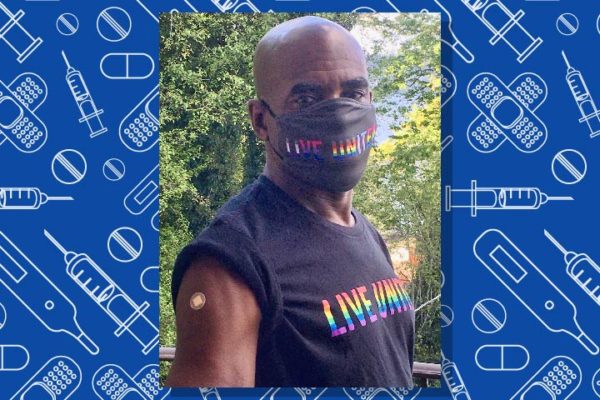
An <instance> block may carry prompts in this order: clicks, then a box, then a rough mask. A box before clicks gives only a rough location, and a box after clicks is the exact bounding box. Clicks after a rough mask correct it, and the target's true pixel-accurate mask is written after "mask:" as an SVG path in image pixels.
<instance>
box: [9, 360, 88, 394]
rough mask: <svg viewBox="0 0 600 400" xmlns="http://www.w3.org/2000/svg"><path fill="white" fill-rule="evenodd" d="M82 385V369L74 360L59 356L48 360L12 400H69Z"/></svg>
mask: <svg viewBox="0 0 600 400" xmlns="http://www.w3.org/2000/svg"><path fill="white" fill-rule="evenodd" d="M80 384H81V369H80V368H79V365H78V364H77V363H76V362H75V361H73V359H71V358H69V357H65V356H57V357H54V358H51V359H50V360H48V362H47V363H46V364H44V366H43V367H42V368H40V369H39V370H38V371H37V372H36V373H35V374H34V375H33V376H32V377H31V378H30V379H29V380H28V381H27V382H25V384H24V385H23V386H21V388H20V389H19V390H18V391H17V393H15V394H14V395H13V397H11V398H10V400H29V399H53V400H67V399H68V398H70V397H71V396H72V395H73V393H75V391H76V390H77V388H79V385H80Z"/></svg>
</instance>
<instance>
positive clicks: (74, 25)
mask: <svg viewBox="0 0 600 400" xmlns="http://www.w3.org/2000/svg"><path fill="white" fill-rule="evenodd" d="M56 30H58V32H59V33H60V34H61V35H64V36H71V35H74V34H75V33H77V31H78V30H79V19H77V16H76V15H75V14H71V13H64V14H61V15H60V16H59V17H58V19H57V20H56Z"/></svg>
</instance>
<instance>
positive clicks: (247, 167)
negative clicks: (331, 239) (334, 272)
mask: <svg viewBox="0 0 600 400" xmlns="http://www.w3.org/2000/svg"><path fill="white" fill-rule="evenodd" d="M316 15H320V16H323V17H326V18H329V19H331V20H334V21H336V22H338V23H340V24H341V25H343V26H345V27H346V28H347V29H349V30H350V31H351V32H352V33H354V34H355V36H356V37H357V39H358V40H359V41H360V42H361V44H362V45H363V48H364V49H365V51H366V54H367V59H368V63H369V74H370V82H371V85H372V87H373V92H374V99H375V103H376V106H377V111H378V119H379V125H380V127H379V129H378V143H379V146H378V147H377V148H375V149H374V151H372V152H371V158H370V161H369V166H368V168H367V171H366V173H365V176H364V177H363V179H362V180H361V183H360V184H359V185H358V186H357V187H356V189H355V198H354V206H355V207H356V208H357V209H359V210H360V211H362V212H363V213H364V214H366V215H367V217H368V218H369V219H370V220H371V222H372V223H373V224H374V225H375V226H376V228H377V229H378V230H379V231H380V232H381V233H382V235H383V236H384V238H385V239H386V242H387V244H388V247H389V248H390V252H391V253H392V258H393V261H394V268H395V269H396V272H397V273H398V274H399V276H401V277H404V278H405V279H406V280H407V281H409V282H410V285H409V289H410V294H411V296H412V299H413V302H414V304H415V307H416V308H417V309H418V311H417V313H416V334H417V336H416V354H415V361H420V362H434V363H439V362H440V324H439V294H440V98H439V89H440V21H439V16H438V15H436V14H316ZM297 16H300V15H299V14H280V13H277V14H275V13H264V14H178V13H173V14H162V16H161V18H160V40H161V43H160V44H161V46H160V102H161V106H160V123H161V128H160V129H161V130H160V132H161V142H160V190H161V193H160V221H161V229H160V267H161V274H160V338H161V346H170V347H173V346H175V342H176V340H175V339H176V334H175V317H174V313H173V306H172V303H171V291H170V288H171V281H170V280H171V271H172V268H173V263H174V261H175V258H176V256H177V254H178V252H179V251H180V250H181V248H182V247H184V246H185V245H186V244H187V243H188V242H189V241H190V240H192V239H193V237H194V236H195V235H196V234H198V233H199V232H200V231H201V230H202V229H203V228H204V227H205V226H207V225H208V223H209V222H210V221H211V219H212V218H213V217H214V215H215V213H216V211H217V210H218V208H219V207H220V206H221V205H222V204H223V203H224V202H225V201H227V200H228V199H229V198H230V197H231V196H234V195H236V194H237V193H238V192H239V191H240V190H241V188H242V187H244V186H245V185H247V184H249V183H250V182H252V181H253V180H254V179H255V178H256V177H257V176H258V175H259V174H260V172H261V171H262V166H263V162H264V161H263V160H264V157H263V144H262V143H261V142H259V141H258V140H257V139H256V137H255V135H254V133H253V131H252V129H251V127H250V123H249V120H248V116H247V113H246V102H247V100H248V99H250V98H253V97H254V89H253V80H252V55H253V51H254V48H255V46H256V44H257V42H258V41H259V39H260V38H261V37H262V36H263V35H264V33H266V32H267V31H268V30H269V29H270V28H272V27H273V26H275V25H277V24H278V23H280V22H282V21H285V20H288V19H291V18H295V17H297ZM420 306H423V307H422V308H419V307H420ZM167 367H168V366H167V365H165V364H164V363H163V364H162V365H161V372H162V374H163V376H164V374H165V372H166V371H167Z"/></svg>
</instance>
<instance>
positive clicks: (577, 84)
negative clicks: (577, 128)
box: [561, 51, 600, 138]
mask: <svg viewBox="0 0 600 400" xmlns="http://www.w3.org/2000/svg"><path fill="white" fill-rule="evenodd" d="M561 54H562V56H563V58H564V60H565V63H566V64H567V76H566V79H567V84H568V85H569V89H571V94H572V95H573V98H574V99H575V102H576V103H577V107H578V108H579V113H580V114H581V118H579V122H581V123H583V122H584V121H585V122H586V123H587V126H588V128H589V130H590V137H592V138H593V137H596V136H597V135H600V112H599V111H598V108H597V107H596V103H594V99H592V96H591V94H590V90H589V89H588V87H587V84H586V83H585V80H584V79H583V75H582V74H581V71H578V70H576V69H575V68H573V67H572V66H571V64H570V63H569V60H568V59H567V55H566V54H565V52H564V51H562V52H561Z"/></svg>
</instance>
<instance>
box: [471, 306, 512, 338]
mask: <svg viewBox="0 0 600 400" xmlns="http://www.w3.org/2000/svg"><path fill="white" fill-rule="evenodd" d="M471 321H472V322H473V326H475V328H476V329H477V330H478V331H479V332H482V333H496V332H498V331H499V330H500V329H502V328H503V327H504V324H505V323H506V309H505V308H504V305H502V303H500V302H499V301H498V300H495V299H483V300H481V301H478V302H477V304H475V306H474V307H473V311H472V312H471Z"/></svg>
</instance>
